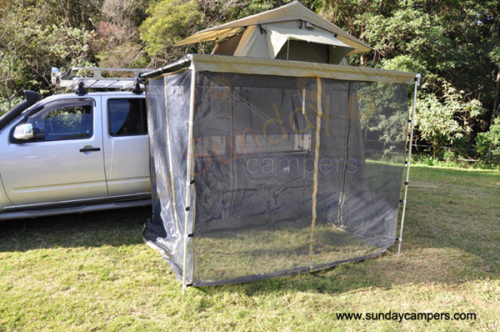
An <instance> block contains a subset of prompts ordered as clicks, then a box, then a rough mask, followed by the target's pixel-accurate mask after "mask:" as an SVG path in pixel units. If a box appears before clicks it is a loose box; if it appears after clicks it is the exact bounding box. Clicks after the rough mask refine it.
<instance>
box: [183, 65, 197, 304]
mask: <svg viewBox="0 0 500 332" xmlns="http://www.w3.org/2000/svg"><path fill="white" fill-rule="evenodd" d="M190 69H191V96H190V98H189V122H188V127H189V130H188V131H189V138H188V149H187V183H186V214H185V218H184V264H183V267H182V295H184V294H185V292H186V285H187V278H186V275H187V272H186V269H187V249H188V239H189V234H188V227H189V213H190V212H189V211H190V205H191V204H190V202H191V177H192V176H193V170H192V164H193V146H192V145H193V121H194V100H195V88H196V70H195V69H194V66H193V63H191V68H190Z"/></svg>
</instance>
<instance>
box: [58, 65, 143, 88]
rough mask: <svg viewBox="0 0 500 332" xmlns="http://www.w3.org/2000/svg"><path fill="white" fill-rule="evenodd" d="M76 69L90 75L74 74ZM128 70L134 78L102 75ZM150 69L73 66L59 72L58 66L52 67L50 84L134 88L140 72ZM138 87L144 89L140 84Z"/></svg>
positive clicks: (76, 86)
mask: <svg viewBox="0 0 500 332" xmlns="http://www.w3.org/2000/svg"><path fill="white" fill-rule="evenodd" d="M78 71H91V72H92V77H79V76H75V73H76V72H78ZM105 71H106V72H128V73H134V76H135V77H134V78H131V77H103V76H102V73H103V72H105ZM149 71H151V69H139V68H97V67H73V68H71V69H69V70H68V71H66V72H65V73H63V74H61V72H60V71H59V68H56V67H52V74H51V78H52V85H54V86H55V87H56V88H72V89H73V90H76V89H77V88H78V87H80V86H81V84H80V83H83V87H85V88H86V89H106V90H109V89H119V90H127V89H134V88H136V85H137V80H138V79H139V76H140V74H142V73H146V72H149ZM140 87H141V88H142V89H144V86H143V85H142V84H141V85H140Z"/></svg>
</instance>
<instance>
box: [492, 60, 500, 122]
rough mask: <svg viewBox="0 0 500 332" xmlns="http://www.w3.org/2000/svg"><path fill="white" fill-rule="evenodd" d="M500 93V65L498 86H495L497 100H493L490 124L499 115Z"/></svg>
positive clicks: (499, 68) (499, 67)
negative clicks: (499, 98)
mask: <svg viewBox="0 0 500 332" xmlns="http://www.w3.org/2000/svg"><path fill="white" fill-rule="evenodd" d="M499 94H500V65H499V66H498V73H497V83H496V88H495V101H494V102H493V112H491V120H490V125H492V124H493V121H495V117H496V116H497V113H498V95H499Z"/></svg>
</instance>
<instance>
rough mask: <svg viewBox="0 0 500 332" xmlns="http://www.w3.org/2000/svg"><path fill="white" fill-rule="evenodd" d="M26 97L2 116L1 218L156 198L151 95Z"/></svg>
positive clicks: (123, 204)
mask: <svg viewBox="0 0 500 332" xmlns="http://www.w3.org/2000/svg"><path fill="white" fill-rule="evenodd" d="M25 96H26V100H25V101H24V102H23V103H21V104H20V105H18V106H17V107H16V108H14V109H13V110H11V111H10V112H8V113H6V114H4V115H3V116H2V117H0V221H1V220H8V219H17V218H29V217H39V216H46V215H56V214H64V213H73V212H87V211H96V210H104V209H115V208H122V207H133V206H145V205H148V204H150V203H151V201H150V196H151V183H150V172H149V142H148V135H147V118H146V104H145V97H144V94H140V93H133V92H121V91H119V92H109V91H108V92H89V93H87V94H76V93H73V94H59V95H54V96H51V97H48V98H45V99H43V100H39V99H40V96H39V95H38V94H37V93H35V92H32V91H26V92H25Z"/></svg>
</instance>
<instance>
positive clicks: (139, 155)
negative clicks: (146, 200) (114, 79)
mask: <svg viewBox="0 0 500 332" xmlns="http://www.w3.org/2000/svg"><path fill="white" fill-rule="evenodd" d="M102 102H103V110H106V111H103V113H102V117H103V119H102V121H103V123H104V126H103V132H104V137H105V139H104V164H105V169H106V178H107V181H108V190H109V194H110V196H121V195H136V196H147V195H150V193H151V184H150V182H151V179H150V172H149V140H148V132H147V114H146V101H145V99H144V95H142V96H137V95H133V94H130V96H123V97H122V96H119V97H117V96H103V97H102Z"/></svg>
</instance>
